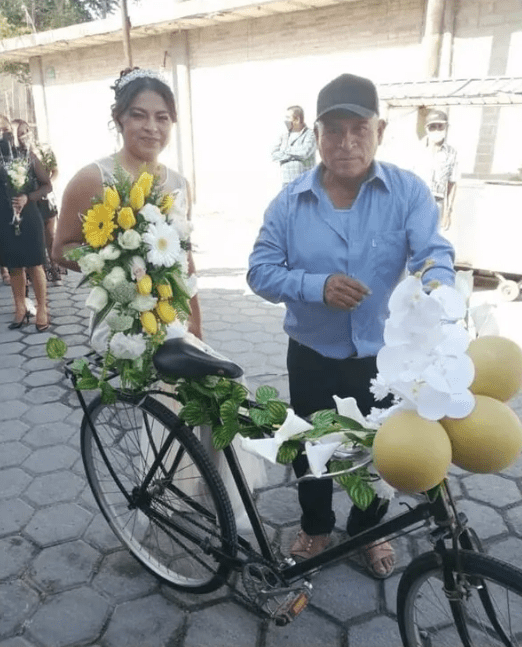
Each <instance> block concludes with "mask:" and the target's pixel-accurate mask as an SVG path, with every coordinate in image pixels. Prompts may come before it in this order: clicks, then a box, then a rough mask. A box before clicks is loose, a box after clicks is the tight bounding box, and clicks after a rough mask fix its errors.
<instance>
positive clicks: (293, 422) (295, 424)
mask: <svg viewBox="0 0 522 647" xmlns="http://www.w3.org/2000/svg"><path fill="white" fill-rule="evenodd" d="M310 429H313V425H311V424H310V423H309V422H306V420H303V419H302V418H300V417H299V416H296V414H295V412H294V410H293V409H287V411H286V418H285V421H284V422H283V424H282V425H281V426H280V427H279V429H278V430H277V431H276V432H275V434H274V439H275V440H276V442H277V443H278V444H279V445H281V444H282V443H284V442H285V440H288V439H290V438H292V437H293V436H298V435H299V434H302V433H304V432H305V431H309V430H310Z"/></svg>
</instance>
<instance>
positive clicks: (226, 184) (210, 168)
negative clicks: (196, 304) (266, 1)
mask: <svg viewBox="0 0 522 647" xmlns="http://www.w3.org/2000/svg"><path fill="white" fill-rule="evenodd" d="M423 6H424V2H423V1H422V0H410V1H409V2H396V1H390V2H380V1H376V0H374V1H371V2H349V3H346V4H345V5H341V6H337V7H331V8H328V9H323V10H317V11H308V12H299V13H293V14H287V15H285V16H279V17H270V18H265V19H258V20H251V21H245V22H241V23H234V24H229V25H226V26H223V27H219V28H218V27H216V28H211V29H204V30H198V31H197V32H191V33H190V39H189V42H190V56H191V59H190V65H191V70H192V71H191V87H192V106H193V126H194V155H195V164H196V177H197V186H196V192H197V193H196V195H197V201H198V205H199V206H200V207H202V208H205V209H206V208H208V209H216V210H221V209H225V208H226V209H230V208H233V209H236V210H237V211H239V212H241V213H244V216H245V217H258V218H260V217H261V214H262V211H263V210H264V209H265V207H266V205H267V204H268V202H269V200H270V199H271V198H272V197H273V196H274V195H275V194H276V193H277V191H278V190H279V188H280V177H279V166H278V164H277V163H274V162H272V161H271V159H270V151H271V148H272V146H273V145H274V143H275V141H276V139H277V137H278V135H279V133H280V132H281V131H282V128H283V116H284V113H285V110H286V108H287V107H288V106H289V105H294V104H298V105H301V106H302V107H303V108H304V111H305V118H306V122H307V124H308V125H309V126H312V125H313V121H314V117H315V106H316V98H317V93H318V91H319V90H320V89H321V87H323V86H324V85H325V84H326V83H327V82H328V81H330V80H331V79H333V78H335V77H336V76H337V75H339V74H341V73H343V72H351V73H355V74H360V75H362V76H368V77H370V78H372V79H374V80H375V81H376V82H385V81H392V80H401V79H407V78H411V77H412V76H413V77H415V76H418V75H419V74H420V69H421V68H420V66H421V57H420V56H419V47H420V45H419V43H420V37H421V32H422V17H423Z"/></svg>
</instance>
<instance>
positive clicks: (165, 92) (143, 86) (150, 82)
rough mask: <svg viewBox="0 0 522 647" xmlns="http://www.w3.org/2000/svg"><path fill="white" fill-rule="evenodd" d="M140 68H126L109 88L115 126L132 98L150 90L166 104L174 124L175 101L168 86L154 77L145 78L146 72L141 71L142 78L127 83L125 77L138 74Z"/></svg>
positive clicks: (175, 117)
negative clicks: (110, 89) (111, 93)
mask: <svg viewBox="0 0 522 647" xmlns="http://www.w3.org/2000/svg"><path fill="white" fill-rule="evenodd" d="M139 71H140V68H139V67H134V68H130V67H128V68H126V69H125V70H123V71H122V72H121V73H120V77H119V78H118V79H117V80H116V82H115V84H114V85H113V86H111V88H112V89H113V90H114V97H115V102H114V103H113V105H112V106H111V112H112V118H113V120H114V122H115V123H116V124H117V125H121V124H120V121H119V120H120V117H121V116H122V115H123V114H124V113H125V111H126V110H128V108H129V106H130V105H131V103H132V101H133V100H134V97H135V96H136V95H137V94H140V92H143V91H144V90H152V91H153V92H156V93H157V94H159V95H160V96H161V97H162V98H163V99H164V101H165V103H166V104H167V109H168V111H169V115H170V118H171V119H172V121H173V122H174V123H175V122H176V121H177V120H178V115H177V112H176V101H175V99H174V94H173V92H172V90H171V89H170V88H169V86H168V85H167V84H166V83H165V82H164V81H162V80H161V79H159V78H157V77H156V76H152V75H151V76H147V72H146V70H144V71H143V76H142V75H139V76H136V78H133V79H132V81H127V80H126V78H125V77H127V75H133V74H135V73H138V74H139Z"/></svg>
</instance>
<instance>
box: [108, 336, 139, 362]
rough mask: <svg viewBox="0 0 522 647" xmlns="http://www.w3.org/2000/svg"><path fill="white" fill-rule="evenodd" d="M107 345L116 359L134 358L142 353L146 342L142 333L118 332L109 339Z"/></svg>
mask: <svg viewBox="0 0 522 647" xmlns="http://www.w3.org/2000/svg"><path fill="white" fill-rule="evenodd" d="M109 347H110V351H111V353H112V354H113V355H114V357H116V359H136V358H138V357H140V355H143V353H144V352H145V349H146V347H147V343H146V341H145V337H144V336H143V335H125V334H124V333H122V332H118V333H116V334H115V335H114V337H113V338H112V339H111V341H110V344H109Z"/></svg>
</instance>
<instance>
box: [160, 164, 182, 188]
mask: <svg viewBox="0 0 522 647" xmlns="http://www.w3.org/2000/svg"><path fill="white" fill-rule="evenodd" d="M165 172H166V177H165V184H164V187H165V190H166V191H178V190H181V191H182V192H183V193H186V191H187V180H186V179H185V178H184V177H183V176H182V175H180V174H179V173H177V172H176V171H173V170H172V169H171V168H169V167H168V166H166V167H165Z"/></svg>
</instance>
